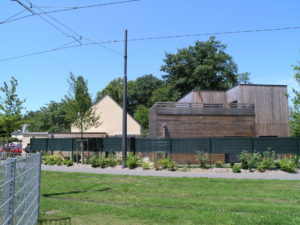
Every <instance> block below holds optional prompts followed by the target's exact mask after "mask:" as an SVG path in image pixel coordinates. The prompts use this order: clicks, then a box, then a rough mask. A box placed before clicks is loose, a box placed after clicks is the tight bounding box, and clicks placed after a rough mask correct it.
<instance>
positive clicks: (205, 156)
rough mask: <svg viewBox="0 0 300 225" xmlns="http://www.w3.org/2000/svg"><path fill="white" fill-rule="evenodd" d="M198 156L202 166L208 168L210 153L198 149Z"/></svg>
mask: <svg viewBox="0 0 300 225" xmlns="http://www.w3.org/2000/svg"><path fill="white" fill-rule="evenodd" d="M197 158H198V161H199V164H200V167H201V168H206V161H207V160H208V154H207V152H204V151H197Z"/></svg>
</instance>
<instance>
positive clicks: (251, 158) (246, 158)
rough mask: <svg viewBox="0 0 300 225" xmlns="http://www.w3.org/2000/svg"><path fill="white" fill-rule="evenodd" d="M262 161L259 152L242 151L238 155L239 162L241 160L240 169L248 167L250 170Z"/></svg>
mask: <svg viewBox="0 0 300 225" xmlns="http://www.w3.org/2000/svg"><path fill="white" fill-rule="evenodd" d="M261 161H262V155H261V154H260V153H259V152H255V151H254V152H253V153H250V152H247V151H243V152H242V153H241V155H240V162H241V168H242V169H249V170H250V171H252V169H255V168H256V167H257V166H258V165H259V163H260V162H261Z"/></svg>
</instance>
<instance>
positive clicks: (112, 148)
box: [103, 137, 131, 152]
mask: <svg viewBox="0 0 300 225" xmlns="http://www.w3.org/2000/svg"><path fill="white" fill-rule="evenodd" d="M127 149H128V151H130V150H131V149H130V138H128V139H127ZM103 151H104V152H121V151H122V137H108V138H103Z"/></svg>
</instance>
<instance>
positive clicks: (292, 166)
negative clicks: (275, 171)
mask: <svg viewBox="0 0 300 225" xmlns="http://www.w3.org/2000/svg"><path fill="white" fill-rule="evenodd" d="M279 164H280V169H281V170H282V171H285V172H289V173H295V172H296V168H297V163H296V162H295V160H294V159H293V158H284V159H282V160H280V161H279Z"/></svg>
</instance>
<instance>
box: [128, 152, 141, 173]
mask: <svg viewBox="0 0 300 225" xmlns="http://www.w3.org/2000/svg"><path fill="white" fill-rule="evenodd" d="M138 165H139V161H138V159H137V157H136V156H135V155H134V154H133V153H129V154H128V156H127V160H126V166H127V167H128V168H129V169H134V168H136V167H138Z"/></svg>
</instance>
